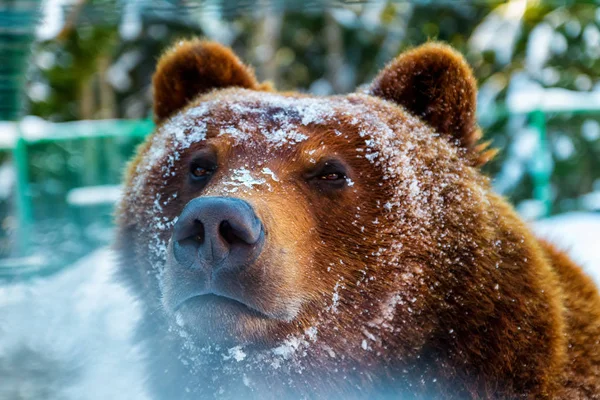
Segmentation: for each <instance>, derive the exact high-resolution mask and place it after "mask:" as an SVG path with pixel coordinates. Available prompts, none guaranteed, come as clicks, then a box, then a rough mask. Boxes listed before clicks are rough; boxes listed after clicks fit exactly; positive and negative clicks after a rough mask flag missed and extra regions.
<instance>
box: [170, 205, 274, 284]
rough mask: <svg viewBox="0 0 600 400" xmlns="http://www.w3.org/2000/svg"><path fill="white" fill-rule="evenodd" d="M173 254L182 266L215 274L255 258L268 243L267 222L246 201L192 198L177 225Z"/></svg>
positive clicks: (240, 265) (239, 266)
mask: <svg viewBox="0 0 600 400" xmlns="http://www.w3.org/2000/svg"><path fill="white" fill-rule="evenodd" d="M172 241H173V247H172V251H173V257H174V258H175V260H176V261H177V263H178V264H179V265H180V266H185V267H187V268H191V269H202V270H204V271H206V272H207V273H209V274H211V275H215V272H217V271H218V270H221V269H226V270H236V269H241V268H243V267H244V266H247V265H248V264H250V263H251V262H252V261H254V260H255V259H256V258H257V257H258V255H259V254H260V252H261V250H262V245H263V242H264V231H263V225H262V223H261V221H260V219H259V218H258V217H257V216H256V214H255V213H254V210H253V209H252V206H250V204H248V203H247V202H246V201H244V200H241V199H236V198H229V197H201V198H196V199H194V200H192V201H190V202H189V203H188V204H187V205H186V206H185V208H184V210H183V212H182V213H181V215H180V216H179V218H178V220H177V223H176V224H175V226H174V228H173V236H172Z"/></svg>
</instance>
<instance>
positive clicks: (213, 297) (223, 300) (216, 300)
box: [174, 293, 272, 318]
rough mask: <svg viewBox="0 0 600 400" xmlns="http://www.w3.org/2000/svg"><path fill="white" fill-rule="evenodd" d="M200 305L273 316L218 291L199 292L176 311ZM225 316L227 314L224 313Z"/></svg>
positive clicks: (205, 307)
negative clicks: (217, 292)
mask: <svg viewBox="0 0 600 400" xmlns="http://www.w3.org/2000/svg"><path fill="white" fill-rule="evenodd" d="M199 307H201V308H203V309H205V310H206V309H207V308H211V309H214V310H215V311H218V310H223V311H225V310H228V311H231V310H232V309H235V310H239V312H243V313H247V314H251V315H254V316H260V317H263V318H272V317H271V316H269V315H267V314H266V313H264V312H263V311H261V310H258V309H256V308H254V307H252V306H250V305H248V304H246V303H244V302H242V301H240V300H237V299H234V298H231V297H228V296H223V295H220V294H216V293H205V294H199V295H195V296H191V297H189V298H187V299H185V300H183V301H182V302H181V303H179V305H177V306H176V307H175V309H174V311H175V312H177V311H180V310H181V309H182V308H192V309H198V308H199ZM223 317H225V315H223Z"/></svg>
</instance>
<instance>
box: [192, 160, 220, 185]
mask: <svg viewBox="0 0 600 400" xmlns="http://www.w3.org/2000/svg"><path fill="white" fill-rule="evenodd" d="M214 172H215V167H214V166H213V165H202V164H200V163H198V162H192V163H191V164H190V177H191V178H192V180H194V181H204V180H206V179H208V178H210V176H211V175H212V174H213V173H214Z"/></svg>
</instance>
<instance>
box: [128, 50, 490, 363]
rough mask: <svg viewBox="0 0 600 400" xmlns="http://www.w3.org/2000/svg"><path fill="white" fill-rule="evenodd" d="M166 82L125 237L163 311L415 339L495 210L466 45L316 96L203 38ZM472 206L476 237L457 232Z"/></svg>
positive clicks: (209, 338)
mask: <svg viewBox="0 0 600 400" xmlns="http://www.w3.org/2000/svg"><path fill="white" fill-rule="evenodd" d="M448 85H450V86H451V89H450V87H449V86H448ZM154 86H155V102H156V106H155V114H156V116H157V122H158V127H157V130H156V132H155V133H154V134H153V136H152V137H151V138H150V139H149V140H148V141H147V142H146V144H145V145H144V146H143V147H142V149H141V151H140V153H139V155H138V157H137V159H136V160H135V161H134V163H133V164H132V166H131V168H130V173H129V177H128V181H127V184H126V185H127V186H126V193H125V196H124V199H123V202H122V204H121V208H120V238H119V240H120V243H119V246H121V253H122V254H124V260H125V261H124V265H126V267H127V268H128V269H129V270H128V271H126V272H127V273H128V275H129V277H130V279H131V280H133V281H134V285H135V287H136V288H137V289H138V291H139V292H141V293H142V294H143V296H144V298H145V300H146V301H147V303H148V304H150V306H149V309H150V310H151V312H159V313H161V314H164V317H165V319H166V320H167V321H169V323H170V325H172V326H173V327H175V328H176V329H178V330H180V331H181V334H182V335H183V336H185V337H187V338H192V340H193V341H194V342H195V343H200V344H206V343H214V344H225V345H232V346H235V345H249V346H250V345H255V346H257V347H263V346H273V345H275V344H277V343H280V342H281V341H284V340H286V339H289V338H290V337H301V338H303V340H308V341H317V339H316V338H317V337H319V338H321V337H322V338H328V339H324V341H323V342H322V345H323V347H322V348H325V349H327V351H329V350H331V351H332V352H341V353H348V352H349V350H348V349H349V348H356V349H357V350H361V349H362V350H365V351H366V350H367V349H369V350H370V349H372V348H377V347H385V346H386V344H387V341H388V340H398V339H397V338H402V340H401V344H400V345H398V346H396V347H397V348H398V347H399V349H398V351H399V352H402V351H404V352H405V353H406V354H410V353H415V352H416V351H417V349H418V348H419V346H421V345H422V344H423V343H424V342H425V341H426V340H427V337H428V336H429V335H431V334H432V332H433V331H434V330H435V327H436V325H437V324H436V319H437V318H439V312H442V310H439V304H440V299H441V298H442V297H443V296H444V295H446V294H447V293H448V291H449V290H450V291H451V290H452V288H453V287H455V286H456V285H457V284H458V283H457V282H456V276H454V275H453V274H452V273H450V271H448V270H447V269H446V268H447V267H446V265H448V263H447V261H448V259H449V258H451V257H459V255H460V254H462V250H464V248H465V247H472V248H473V249H476V248H477V246H479V245H480V244H481V242H483V241H485V240H486V229H487V225H486V223H487V222H489V220H490V217H489V216H486V213H487V209H486V207H485V204H486V200H485V190H486V188H487V182H486V181H485V179H484V178H482V177H481V176H480V174H479V173H478V172H477V169H476V168H475V167H474V165H475V164H476V163H477V162H479V161H480V160H481V159H482V158H484V157H485V156H486V154H483V155H482V154H480V153H479V151H478V149H477V148H476V141H477V139H478V137H479V136H478V135H479V132H478V130H477V127H476V126H475V124H474V122H473V121H474V107H475V103H474V93H475V88H474V82H473V79H472V77H471V74H470V70H468V68H467V67H466V65H465V64H464V62H463V61H462V59H461V58H460V57H459V56H457V55H456V54H455V53H453V52H452V51H450V50H449V49H447V48H446V47H443V46H439V45H429V46H427V47H424V48H422V49H417V50H415V51H413V52H411V53H407V54H406V55H404V56H401V57H400V58H399V59H397V60H396V61H395V62H394V63H392V64H390V65H389V66H388V67H387V68H386V69H385V70H384V71H382V73H381V74H380V75H379V76H378V78H377V79H376V80H375V81H374V83H373V84H372V85H371V87H370V88H369V89H368V90H367V91H366V92H365V93H357V94H351V95H346V96H334V97H327V98H319V97H310V96H301V95H298V94H289V93H281V94H280V93H274V92H271V91H268V90H266V89H267V88H266V87H265V86H260V85H258V83H256V81H255V79H254V77H253V75H252V73H251V71H249V70H248V69H247V68H246V67H244V66H243V65H242V64H241V63H240V62H239V60H237V59H236V58H235V57H234V56H233V55H231V54H230V53H229V52H228V51H227V50H225V49H223V48H221V47H220V46H218V45H214V44H210V43H206V42H197V41H194V42H188V43H185V44H183V45H180V46H178V47H176V48H175V49H174V50H173V51H171V52H170V53H168V54H167V55H166V56H164V57H163V59H162V60H161V63H160V64H159V68H158V71H157V74H156V76H155V79H154ZM432 88H433V89H432ZM215 89H218V90H215ZM415 115H418V116H419V117H420V118H418V117H416V116H415ZM488 155H489V154H488ZM475 223H477V224H478V229H479V230H480V234H481V237H477V236H476V235H475V236H473V235H472V234H471V235H470V236H469V237H466V236H464V235H462V234H461V233H462V232H466V231H467V230H468V229H469V228H468V227H469V224H475ZM490 223H491V222H490ZM459 248H460V249H459ZM474 251H475V250H474ZM424 293H427V296H424V295H423V294H424ZM152 310H158V311H152ZM328 332H329V333H330V334H327V333H328ZM336 337H337V338H338V339H335V338H336ZM340 337H341V338H345V339H344V340H343V341H341V340H339V338H340ZM394 338H395V339H394ZM332 349H333V350H332ZM395 356H398V355H397V354H396V355H395ZM350 357H351V356H350Z"/></svg>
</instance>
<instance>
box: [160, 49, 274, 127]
mask: <svg viewBox="0 0 600 400" xmlns="http://www.w3.org/2000/svg"><path fill="white" fill-rule="evenodd" d="M152 86H153V89H154V94H153V95H154V119H155V121H156V122H160V121H162V120H164V119H165V118H167V117H169V116H171V115H173V114H174V113H175V112H176V111H178V110H180V109H182V108H183V107H185V106H186V105H187V104H188V103H189V102H190V101H192V100H193V99H194V98H196V97H197V96H198V95H200V94H203V93H207V92H209V91H211V90H213V89H218V88H224V87H241V88H246V89H257V90H261V89H265V88H266V86H265V85H261V84H259V83H258V81H257V80H256V77H255V76H254V72H253V71H252V69H251V68H250V67H248V66H246V65H244V64H243V63H242V62H241V61H240V59H239V58H238V57H237V56H236V55H235V54H234V53H233V51H231V49H229V48H227V47H225V46H222V45H220V44H218V43H215V42H208V41H203V40H198V39H195V40H187V41H181V42H178V43H177V44H176V45H175V46H173V47H172V48H170V49H169V50H167V52H166V53H165V54H164V55H163V56H162V57H161V58H160V60H159V61H158V64H157V66H156V72H155V73H154V76H153V78H152Z"/></svg>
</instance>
